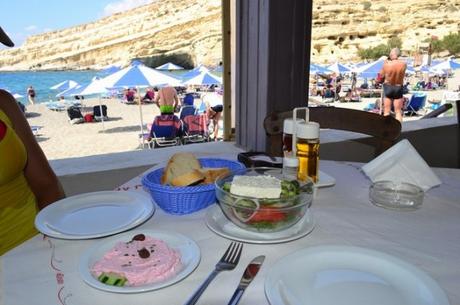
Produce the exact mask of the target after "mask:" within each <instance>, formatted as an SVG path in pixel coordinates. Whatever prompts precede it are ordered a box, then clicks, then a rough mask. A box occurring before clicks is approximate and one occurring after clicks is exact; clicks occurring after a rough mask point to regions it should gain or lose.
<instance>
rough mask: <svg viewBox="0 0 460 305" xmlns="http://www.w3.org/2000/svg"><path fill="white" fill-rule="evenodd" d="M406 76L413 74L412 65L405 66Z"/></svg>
mask: <svg viewBox="0 0 460 305" xmlns="http://www.w3.org/2000/svg"><path fill="white" fill-rule="evenodd" d="M406 74H415V70H414V67H413V66H412V65H407V67H406Z"/></svg>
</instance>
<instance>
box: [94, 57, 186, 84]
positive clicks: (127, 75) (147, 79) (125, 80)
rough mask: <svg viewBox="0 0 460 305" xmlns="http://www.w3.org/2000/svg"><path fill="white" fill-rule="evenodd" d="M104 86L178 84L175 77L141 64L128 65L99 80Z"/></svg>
mask: <svg viewBox="0 0 460 305" xmlns="http://www.w3.org/2000/svg"><path fill="white" fill-rule="evenodd" d="M101 81H102V82H103V83H104V85H105V87H106V88H133V87H150V86H151V87H153V86H161V85H171V86H179V85H180V81H179V80H178V79H177V78H174V77H172V76H169V75H166V74H165V73H162V72H159V71H157V70H155V69H152V68H149V67H147V66H145V65H143V64H139V63H138V64H134V65H130V66H128V67H126V68H124V69H122V70H120V71H118V72H115V73H113V74H110V75H108V76H106V77H104V78H103V79H102V80H101Z"/></svg>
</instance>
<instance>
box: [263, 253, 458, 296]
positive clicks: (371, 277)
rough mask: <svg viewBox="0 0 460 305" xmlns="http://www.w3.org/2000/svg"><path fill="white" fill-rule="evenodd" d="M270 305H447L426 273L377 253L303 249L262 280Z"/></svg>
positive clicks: (286, 258) (280, 263) (278, 265)
mask: <svg viewBox="0 0 460 305" xmlns="http://www.w3.org/2000/svg"><path fill="white" fill-rule="evenodd" d="M265 294H266V296H267V298H268V300H269V302H270V304H271V305H337V304H340V305H371V304H372V305H396V304H397V305H449V301H448V300H447V297H446V295H445V293H444V292H443V290H442V289H441V288H440V287H439V286H438V284H437V283H436V282H435V281H434V280H433V279H431V278H430V277H429V276H428V275H427V274H426V273H424V272H422V271H421V270H420V269H418V268H417V267H415V266H413V265H411V264H409V263H406V262H404V261H402V260H400V259H398V258H396V257H393V256H390V255H388V254H384V253H381V252H378V251H374V250H369V249H364V248H358V247H343V246H318V247H311V248H306V249H302V250H300V251H297V252H294V253H292V254H290V255H288V256H286V257H284V258H282V259H281V260H279V261H278V262H277V263H276V264H275V265H274V266H273V267H272V269H271V270H270V271H269V272H268V275H267V277H266V279H265Z"/></svg>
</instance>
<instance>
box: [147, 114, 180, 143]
mask: <svg viewBox="0 0 460 305" xmlns="http://www.w3.org/2000/svg"><path fill="white" fill-rule="evenodd" d="M181 129H182V123H181V121H180V120H179V118H178V117H177V116H176V115H173V114H163V115H157V116H156V117H155V119H154V120H153V123H152V128H151V129H150V134H149V138H150V141H149V142H148V144H149V147H150V148H157V147H165V146H175V145H178V144H180V138H179V135H180V131H181Z"/></svg>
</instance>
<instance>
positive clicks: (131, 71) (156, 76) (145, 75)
mask: <svg viewBox="0 0 460 305" xmlns="http://www.w3.org/2000/svg"><path fill="white" fill-rule="evenodd" d="M101 82H102V83H103V84H104V87H105V88H133V87H136V88H140V87H144V88H145V87H150V86H152V87H153V86H161V85H171V86H179V85H180V81H179V80H178V79H176V78H174V77H172V76H169V75H166V74H164V73H162V72H159V71H157V70H155V69H152V68H149V67H147V66H145V65H144V64H142V63H140V62H137V63H135V64H134V65H133V64H132V65H130V66H128V67H126V68H124V69H122V70H120V71H118V72H115V73H113V74H111V75H109V76H107V77H105V78H103V79H102V80H101ZM139 116H140V120H141V134H144V119H143V116H142V103H141V101H140V99H139Z"/></svg>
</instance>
